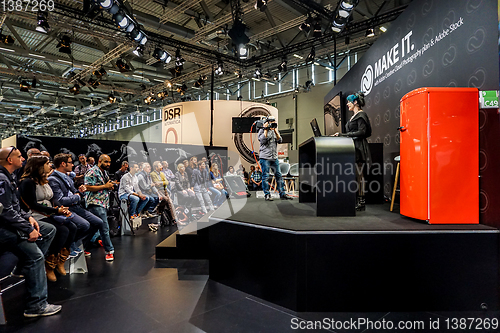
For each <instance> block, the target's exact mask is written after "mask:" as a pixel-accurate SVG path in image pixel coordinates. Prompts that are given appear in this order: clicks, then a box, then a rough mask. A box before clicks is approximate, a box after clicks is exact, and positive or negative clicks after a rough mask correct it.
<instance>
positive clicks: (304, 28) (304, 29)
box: [299, 22, 311, 34]
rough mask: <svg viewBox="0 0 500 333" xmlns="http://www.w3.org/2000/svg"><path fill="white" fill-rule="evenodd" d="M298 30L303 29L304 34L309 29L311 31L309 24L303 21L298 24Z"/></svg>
mask: <svg viewBox="0 0 500 333" xmlns="http://www.w3.org/2000/svg"><path fill="white" fill-rule="evenodd" d="M299 30H301V31H304V32H305V33H306V34H308V33H309V31H311V25H310V24H308V23H306V22H304V23H302V24H301V25H300V26H299Z"/></svg>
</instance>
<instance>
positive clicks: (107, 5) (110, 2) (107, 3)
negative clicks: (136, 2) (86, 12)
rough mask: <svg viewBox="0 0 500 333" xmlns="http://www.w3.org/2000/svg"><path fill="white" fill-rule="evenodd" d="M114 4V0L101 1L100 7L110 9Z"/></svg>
mask: <svg viewBox="0 0 500 333" xmlns="http://www.w3.org/2000/svg"><path fill="white" fill-rule="evenodd" d="M113 4H114V1H113V0H100V1H99V5H100V6H101V8H102V9H106V10H108V9H110V8H111V7H112V6H113Z"/></svg>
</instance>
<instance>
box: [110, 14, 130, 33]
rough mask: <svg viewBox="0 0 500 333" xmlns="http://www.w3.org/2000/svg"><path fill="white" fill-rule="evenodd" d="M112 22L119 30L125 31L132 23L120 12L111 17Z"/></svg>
mask: <svg viewBox="0 0 500 333" xmlns="http://www.w3.org/2000/svg"><path fill="white" fill-rule="evenodd" d="M113 20H114V21H115V23H116V24H117V25H118V27H120V29H126V28H127V27H128V26H129V25H130V24H131V23H132V20H131V19H130V18H129V17H128V16H127V15H126V14H125V13H124V12H123V11H122V10H119V11H118V12H117V13H116V14H114V15H113Z"/></svg>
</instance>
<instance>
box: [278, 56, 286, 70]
mask: <svg viewBox="0 0 500 333" xmlns="http://www.w3.org/2000/svg"><path fill="white" fill-rule="evenodd" d="M287 70H288V68H287V61H286V58H285V57H283V58H282V59H281V63H280V64H279V65H278V71H280V72H286V71H287Z"/></svg>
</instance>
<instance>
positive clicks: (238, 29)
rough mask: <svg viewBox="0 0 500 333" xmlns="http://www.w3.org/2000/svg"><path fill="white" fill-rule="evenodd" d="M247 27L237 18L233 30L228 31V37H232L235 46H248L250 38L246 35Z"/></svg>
mask: <svg viewBox="0 0 500 333" xmlns="http://www.w3.org/2000/svg"><path fill="white" fill-rule="evenodd" d="M246 29H247V26H246V25H245V24H243V22H242V21H241V19H240V18H236V19H235V20H234V24H233V26H232V27H231V29H230V30H229V31H228V33H227V35H228V36H229V37H231V40H232V42H233V44H234V45H241V44H243V45H246V44H248V42H250V38H248V36H247V35H246V34H245V30H246Z"/></svg>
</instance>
